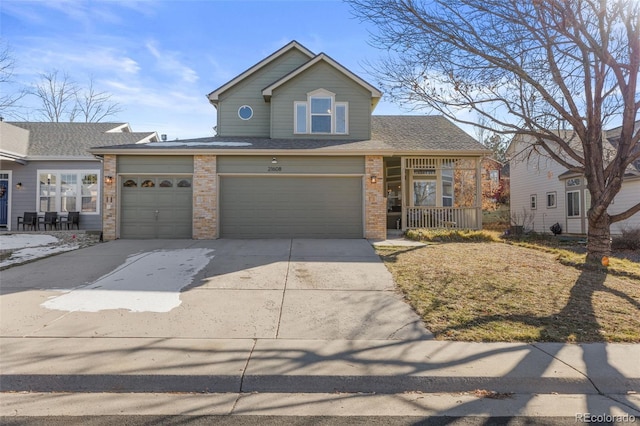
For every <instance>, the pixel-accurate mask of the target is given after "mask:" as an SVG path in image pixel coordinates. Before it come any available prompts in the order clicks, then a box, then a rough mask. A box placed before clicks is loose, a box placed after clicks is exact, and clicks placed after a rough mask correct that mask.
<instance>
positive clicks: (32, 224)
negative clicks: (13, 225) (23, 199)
mask: <svg viewBox="0 0 640 426" xmlns="http://www.w3.org/2000/svg"><path fill="white" fill-rule="evenodd" d="M20 225H22V230H23V231H24V230H25V227H27V228H28V229H32V230H34V231H35V230H36V227H37V226H38V213H37V212H24V214H23V215H22V217H20V216H18V229H20Z"/></svg>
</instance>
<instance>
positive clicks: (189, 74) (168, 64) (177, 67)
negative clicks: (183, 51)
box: [145, 41, 199, 83]
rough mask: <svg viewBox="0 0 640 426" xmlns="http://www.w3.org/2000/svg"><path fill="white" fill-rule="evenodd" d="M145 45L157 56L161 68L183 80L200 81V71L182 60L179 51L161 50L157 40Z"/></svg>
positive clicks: (189, 81) (188, 81)
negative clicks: (179, 57)
mask: <svg viewBox="0 0 640 426" xmlns="http://www.w3.org/2000/svg"><path fill="white" fill-rule="evenodd" d="M145 46H146V48H147V49H148V50H149V52H150V53H151V54H152V55H153V57H154V58H156V60H157V66H158V67H159V68H160V69H162V70H164V71H166V72H168V73H170V74H174V75H177V76H179V78H180V79H181V80H182V81H184V82H187V83H195V82H196V81H198V79H199V77H198V73H197V72H195V71H194V70H193V69H192V68H190V67H188V66H187V65H184V64H183V63H182V62H180V60H179V59H178V58H177V56H178V55H179V54H178V53H177V52H169V51H160V49H159V48H158V46H157V43H156V42H155V41H150V42H148V43H147V44H146V45H145Z"/></svg>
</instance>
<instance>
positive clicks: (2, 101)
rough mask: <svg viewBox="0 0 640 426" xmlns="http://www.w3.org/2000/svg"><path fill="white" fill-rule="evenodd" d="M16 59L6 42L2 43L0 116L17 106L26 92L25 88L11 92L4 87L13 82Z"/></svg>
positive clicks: (0, 45) (0, 52) (0, 58)
mask: <svg viewBox="0 0 640 426" xmlns="http://www.w3.org/2000/svg"><path fill="white" fill-rule="evenodd" d="M14 64H15V61H14V59H13V56H12V54H11V51H10V49H9V46H8V45H7V44H6V43H1V44H0V116H3V115H4V114H6V113H7V112H8V111H9V110H11V109H12V108H14V107H15V105H16V103H17V102H18V101H19V100H20V99H21V98H22V97H24V95H25V94H26V93H25V91H24V90H20V91H18V92H13V93H12V92H10V91H8V90H6V89H4V87H6V86H5V85H6V84H8V83H11V81H12V78H13V67H14Z"/></svg>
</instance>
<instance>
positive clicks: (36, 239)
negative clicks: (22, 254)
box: [0, 234, 58, 250]
mask: <svg viewBox="0 0 640 426" xmlns="http://www.w3.org/2000/svg"><path fill="white" fill-rule="evenodd" d="M57 242H58V239H57V238H56V237H54V236H52V235H29V234H9V235H0V250H12V249H21V248H25V247H38V246H46V245H47V244H54V243H57Z"/></svg>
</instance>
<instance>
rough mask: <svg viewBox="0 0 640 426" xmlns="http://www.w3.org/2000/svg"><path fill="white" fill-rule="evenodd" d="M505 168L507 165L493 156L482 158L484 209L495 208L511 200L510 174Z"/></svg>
mask: <svg viewBox="0 0 640 426" xmlns="http://www.w3.org/2000/svg"><path fill="white" fill-rule="evenodd" d="M507 169H508V168H507ZM504 170H505V165H504V164H503V163H501V162H500V161H498V160H496V159H494V158H491V157H485V158H483V159H482V209H483V210H495V209H496V208H497V206H499V205H501V204H506V203H508V202H509V175H508V173H504Z"/></svg>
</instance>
